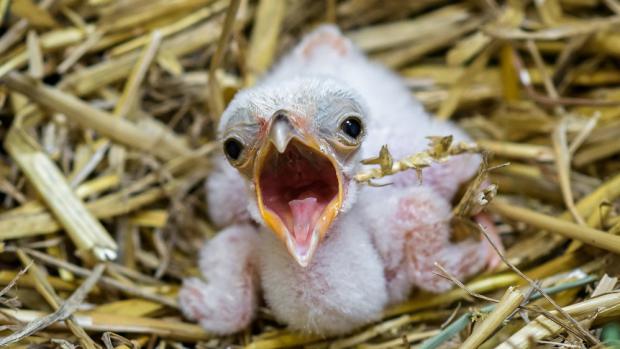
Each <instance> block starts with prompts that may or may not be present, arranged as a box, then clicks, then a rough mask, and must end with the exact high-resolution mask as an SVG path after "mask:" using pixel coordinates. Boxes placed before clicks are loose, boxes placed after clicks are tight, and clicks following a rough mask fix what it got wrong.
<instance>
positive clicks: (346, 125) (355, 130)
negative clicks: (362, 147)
mask: <svg viewBox="0 0 620 349" xmlns="http://www.w3.org/2000/svg"><path fill="white" fill-rule="evenodd" d="M340 129H342V132H344V133H345V134H346V135H347V136H349V137H351V138H353V139H357V138H358V137H359V136H360V135H361V134H362V123H361V122H360V120H359V119H358V118H354V117H350V118H347V119H346V120H345V121H343V122H342V124H340Z"/></svg>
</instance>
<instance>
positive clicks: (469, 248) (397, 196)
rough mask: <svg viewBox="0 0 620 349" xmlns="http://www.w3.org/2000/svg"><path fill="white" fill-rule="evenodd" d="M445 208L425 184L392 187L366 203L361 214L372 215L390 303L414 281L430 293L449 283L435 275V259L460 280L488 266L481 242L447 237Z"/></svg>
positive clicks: (448, 212) (442, 200)
mask: <svg viewBox="0 0 620 349" xmlns="http://www.w3.org/2000/svg"><path fill="white" fill-rule="evenodd" d="M383 189H385V188H383ZM450 207H451V206H450V203H449V202H448V201H447V200H446V199H445V198H444V197H443V196H442V195H440V194H438V193H437V192H435V191H434V190H433V189H431V188H428V187H410V188H406V189H400V188H394V189H392V191H391V192H388V193H386V196H385V198H384V199H379V198H377V199H376V200H375V201H374V202H373V204H371V205H370V209H371V211H369V212H368V213H366V216H368V217H373V218H374V219H372V221H371V222H368V225H369V226H370V229H371V230H372V231H373V236H374V240H375V246H376V248H377V250H378V251H379V253H380V255H381V257H382V258H383V262H384V266H385V276H386V281H387V285H388V290H389V292H390V298H391V301H392V302H399V301H402V300H404V299H405V298H406V297H407V296H408V294H409V292H410V290H411V288H412V287H413V286H418V287H420V288H422V289H425V290H428V291H432V292H442V291H446V290H448V289H449V288H451V287H452V282H451V281H450V280H447V279H445V278H443V277H441V276H439V275H437V274H436V272H437V268H436V266H435V263H439V264H441V265H442V266H443V267H444V268H445V269H446V270H447V271H448V272H449V273H450V274H452V275H454V276H456V277H457V278H458V279H461V280H462V279H464V278H466V277H468V276H470V275H472V274H474V273H476V272H478V271H480V270H482V269H483V268H484V267H485V265H487V263H488V260H489V253H490V252H491V251H490V249H489V248H488V246H487V245H488V243H487V242H486V241H480V240H476V239H474V238H471V239H468V240H465V241H462V242H459V243H453V242H452V241H451V240H450V236H451V230H450V219H451V215H452V214H451V210H450ZM384 215H390V216H388V217H383V216H384ZM377 217H379V219H377Z"/></svg>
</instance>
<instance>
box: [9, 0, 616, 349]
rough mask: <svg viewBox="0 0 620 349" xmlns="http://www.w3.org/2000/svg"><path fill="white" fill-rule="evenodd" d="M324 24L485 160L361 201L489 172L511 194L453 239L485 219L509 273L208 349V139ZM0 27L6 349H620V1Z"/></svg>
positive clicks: (463, 213) (17, 17)
mask: <svg viewBox="0 0 620 349" xmlns="http://www.w3.org/2000/svg"><path fill="white" fill-rule="evenodd" d="M326 21H327V22H336V23H337V24H338V25H340V26H341V27H342V28H343V30H344V31H346V33H347V34H348V35H349V36H350V37H351V38H352V39H353V40H354V41H355V42H356V43H357V44H358V45H359V46H361V47H362V48H363V49H364V50H365V51H367V52H369V54H370V55H371V56H372V57H373V58H374V59H376V60H378V61H380V62H383V63H384V64H385V65H387V66H389V67H391V68H394V69H397V70H398V71H399V72H400V73H401V74H402V75H403V76H404V77H405V78H406V79H407V81H408V83H409V84H410V86H411V90H412V93H413V94H414V95H416V97H417V98H419V99H420V100H421V101H422V102H423V103H424V104H425V105H426V106H427V107H428V108H429V109H431V110H433V111H434V112H435V113H436V114H437V116H438V117H439V118H443V119H448V118H452V119H454V120H457V121H458V122H459V123H460V124H461V125H462V126H463V127H465V128H466V129H467V130H468V131H469V132H470V134H472V135H473V136H474V137H475V138H476V140H477V141H478V142H477V145H452V146H450V144H449V143H448V140H449V139H448V138H442V139H436V140H435V142H434V143H433V144H432V147H431V148H429V151H428V152H426V153H423V154H412V155H413V156H412V157H411V158H409V159H404V160H406V161H400V162H399V161H396V160H398V159H391V157H390V156H389V152H387V151H385V150H384V151H382V152H381V155H380V156H379V157H378V158H377V159H374V160H373V161H370V163H373V164H375V165H374V167H371V168H373V170H371V171H370V172H367V173H365V174H361V177H360V180H368V179H370V178H373V177H380V176H384V175H389V173H390V172H393V171H395V170H402V169H403V168H405V167H409V168H412V167H413V168H416V167H419V166H424V165H425V164H426V163H428V161H435V160H437V158H443V157H446V156H451V154H452V153H458V152H460V151H478V150H484V151H485V152H488V153H489V154H491V155H490V157H489V162H488V165H487V168H486V170H489V171H488V174H489V176H490V182H492V183H495V184H497V186H498V188H499V194H498V195H495V194H494V193H495V191H494V188H493V187H489V188H487V190H486V191H485V192H484V193H482V194H484V196H483V199H484V200H482V201H480V200H479V199H478V198H479V195H480V193H476V192H473V191H471V190H469V191H467V192H466V194H465V195H464V199H463V200H462V201H461V205H458V206H457V209H456V210H455V217H457V218H464V219H460V220H457V221H455V226H457V228H458V227H459V226H461V227H464V226H467V224H463V222H467V221H468V220H467V217H468V215H469V214H471V213H472V212H473V211H475V210H478V209H480V208H481V207H480V206H481V205H482V206H487V207H486V209H488V210H489V211H490V212H493V213H495V214H496V216H495V217H496V219H497V222H498V224H499V227H500V229H501V231H502V235H503V239H504V243H505V245H506V246H507V251H506V253H505V261H506V263H505V265H504V266H503V267H502V268H501V269H500V270H498V271H494V272H492V273H487V274H484V275H480V276H478V277H477V278H475V279H474V280H471V281H470V282H468V283H467V284H465V285H463V284H458V285H457V287H456V288H455V289H454V290H453V291H450V292H447V293H445V294H440V295H430V296H429V295H421V294H414V295H413V297H412V299H411V300H410V301H408V302H406V303H404V304H401V305H398V306H395V307H393V308H391V309H388V310H387V311H386V314H385V317H384V319H383V320H382V321H381V322H380V323H377V324H375V325H373V326H370V327H368V328H365V329H362V330H361V331H359V332H357V333H354V334H352V335H350V336H348V337H343V338H336V339H333V338H331V339H325V338H318V337H312V336H301V335H298V334H295V333H288V332H287V331H286V330H284V329H283V328H282V327H281V326H279V325H277V324H276V323H275V322H274V321H273V319H272V317H271V316H270V314H269V311H268V310H267V309H263V310H261V312H260V314H259V317H258V319H257V321H255V323H254V324H253V326H252V328H250V329H248V330H247V331H246V332H244V333H240V334H238V335H235V336H228V337H223V338H221V337H214V336H211V335H209V334H207V333H204V332H203V331H202V330H201V329H200V327H198V326H196V325H194V324H190V323H187V322H186V321H184V320H183V318H182V317H181V316H180V314H179V312H178V309H177V305H176V301H175V294H176V292H177V290H178V288H179V285H180V282H181V280H182V278H183V277H185V276H188V275H193V274H196V273H197V270H196V266H195V258H196V252H197V249H198V247H199V246H200V244H201V241H203V239H205V238H209V237H211V236H213V234H214V233H215V231H214V229H213V228H212V227H211V225H210V224H209V222H208V220H207V219H206V217H205V201H204V194H205V193H204V189H203V187H202V185H201V183H202V182H203V181H204V179H205V177H206V176H208V175H209V154H211V153H213V152H214V151H216V149H217V147H216V145H215V144H214V143H213V133H214V132H213V129H214V123H215V121H216V120H217V117H218V115H219V114H220V112H221V110H222V109H223V108H224V106H225V103H226V101H228V100H229V99H230V98H231V96H232V95H233V94H234V92H235V91H236V90H238V89H239V88H241V87H242V86H244V85H247V84H252V83H253V82H255V81H256V79H257V77H258V76H260V74H261V73H262V72H264V71H265V70H266V69H267V68H268V67H269V65H270V64H271V63H272V62H273V60H274V59H275V58H276V57H277V56H278V55H279V54H280V53H281V52H283V51H284V50H286V48H288V47H290V46H291V45H292V44H293V43H294V42H295V40H296V39H297V38H298V37H299V35H301V34H302V33H304V32H306V31H308V30H309V29H310V28H312V27H313V26H315V25H317V24H319V23H321V22H326ZM0 26H1V28H2V32H3V34H2V36H1V37H0V77H1V79H2V84H1V85H0V122H2V126H1V127H0V135H1V138H2V140H3V145H2V149H1V152H0V158H1V161H0V252H1V253H0V303H1V304H0V337H1V339H0V343H2V344H4V345H10V346H11V347H15V348H20V347H26V346H31V345H34V346H37V347H40V346H42V347H55V348H56V347H57V348H67V349H69V348H74V347H75V346H81V347H84V348H97V347H102V346H103V347H107V348H132V347H146V348H155V347H157V348H164V347H174V348H179V347H182V346H194V345H197V346H199V347H204V348H216V347H224V346H229V345H233V346H247V347H251V348H262V349H266V348H276V347H287V346H308V347H313V348H321V347H328V346H329V347H333V348H345V347H352V346H359V347H366V348H392V347H403V346H410V345H413V346H418V345H419V346H422V347H424V348H434V347H439V346H443V347H465V348H474V347H477V346H478V345H482V347H483V348H491V347H495V346H497V345H500V347H501V348H513V347H519V348H525V347H565V348H581V347H602V346H603V344H601V342H602V341H611V340H613V339H614V338H618V337H619V336H620V334H619V333H620V329H619V327H620V326H619V325H618V322H617V321H618V318H619V317H620V294H619V293H618V292H617V279H616V277H617V276H618V265H619V264H618V260H617V259H616V258H615V257H617V255H618V254H620V237H618V236H617V235H618V233H620V215H618V195H620V174H619V173H620V162H619V161H618V153H619V152H620V113H619V110H620V108H619V105H620V90H619V89H618V87H617V86H618V84H619V83H620V70H618V68H617V57H618V56H619V55H620V32H619V31H618V28H620V3H619V2H617V1H616V0H546V1H516V0H515V1H506V2H501V3H497V2H495V1H494V0H481V1H462V2H450V1H443V0H419V1H408V2H405V1H379V0H345V1H335V0H330V1H314V0H306V1H304V0H290V1H272V0H262V1H259V2H254V1H249V2H248V1H235V0H233V1H230V2H229V1H223V0H218V1H213V0H175V1H168V0H131V1H130V0H125V1H112V0H42V1H34V0H21V1H20V0H12V1H11V0H0ZM377 152H378V154H379V150H377ZM508 161H509V162H510V165H509V166H497V165H501V164H504V163H506V162H508ZM377 165H378V166H377ZM483 174H487V171H483ZM483 179H484V178H483V176H481V177H480V178H479V179H478V181H482V180H483ZM470 188H471V187H470ZM486 201H490V203H489V204H486ZM460 230H466V229H460ZM483 233H484V232H483ZM114 258H116V259H115V261H114V262H103V261H105V260H109V259H114ZM438 273H440V274H441V273H442V271H441V269H440V268H438ZM523 273H524V274H523ZM444 276H445V277H450V276H449V275H444ZM455 282H456V281H455ZM609 345H611V344H609Z"/></svg>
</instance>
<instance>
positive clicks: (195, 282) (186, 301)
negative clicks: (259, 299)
mask: <svg viewBox="0 0 620 349" xmlns="http://www.w3.org/2000/svg"><path fill="white" fill-rule="evenodd" d="M223 286H224V285H218V284H217V283H206V282H204V281H202V280H200V279H198V278H191V279H186V280H185V281H184V282H183V287H182V288H181V291H180V292H179V305H180V306H181V310H182V311H183V314H184V315H185V316H186V317H187V318H189V319H191V320H194V321H198V322H199V323H200V325H201V326H202V327H203V328H204V329H205V330H207V331H209V332H213V333H217V334H229V333H235V332H238V331H241V330H243V329H244V328H245V327H247V326H248V325H249V324H250V322H251V321H252V319H253V317H254V309H255V303H256V300H255V299H254V298H255V297H254V295H252V294H249V293H248V292H247V291H244V288H246V289H247V287H243V285H235V286H233V285H231V287H223Z"/></svg>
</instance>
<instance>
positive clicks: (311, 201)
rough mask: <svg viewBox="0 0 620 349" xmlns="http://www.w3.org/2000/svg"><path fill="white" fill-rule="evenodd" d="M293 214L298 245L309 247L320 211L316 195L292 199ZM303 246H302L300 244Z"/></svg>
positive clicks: (294, 233) (290, 203) (294, 231)
mask: <svg viewBox="0 0 620 349" xmlns="http://www.w3.org/2000/svg"><path fill="white" fill-rule="evenodd" d="M288 206H289V207H290V208H291V213H292V215H293V236H295V242H297V245H298V246H299V245H302V246H304V247H308V246H307V245H308V243H309V242H310V241H309V240H310V236H311V235H312V234H311V233H312V229H313V228H314V224H313V223H314V221H315V220H316V216H317V215H318V214H319V213H320V210H319V204H318V203H317V199H316V198H315V197H308V198H305V199H301V200H291V201H289V203H288ZM300 247H301V246H300Z"/></svg>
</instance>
